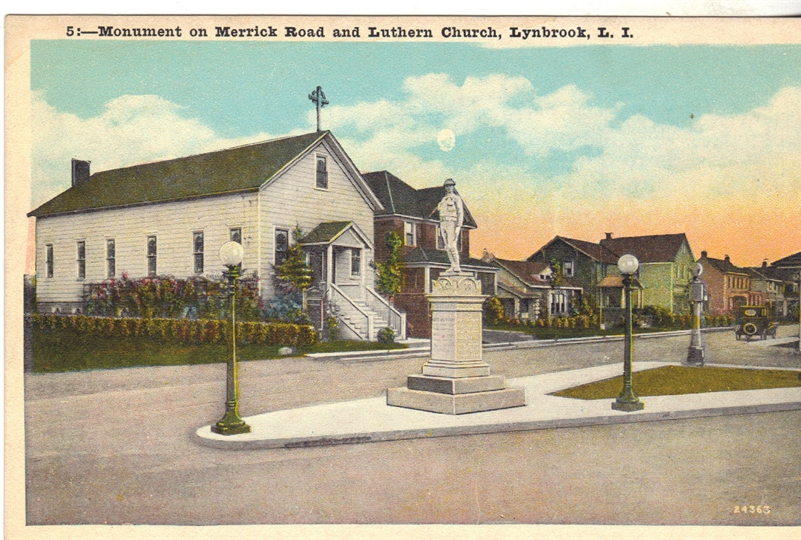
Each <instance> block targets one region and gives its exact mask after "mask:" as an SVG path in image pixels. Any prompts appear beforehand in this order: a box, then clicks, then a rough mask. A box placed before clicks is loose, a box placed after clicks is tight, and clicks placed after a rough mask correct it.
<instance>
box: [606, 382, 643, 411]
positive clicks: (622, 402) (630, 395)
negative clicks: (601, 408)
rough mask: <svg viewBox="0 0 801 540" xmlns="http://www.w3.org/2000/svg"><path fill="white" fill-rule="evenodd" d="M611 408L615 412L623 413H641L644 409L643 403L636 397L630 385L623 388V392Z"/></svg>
mask: <svg viewBox="0 0 801 540" xmlns="http://www.w3.org/2000/svg"><path fill="white" fill-rule="evenodd" d="M612 408H613V409H614V410H616V411H625V412H633V411H641V410H643V409H644V408H645V403H643V402H642V401H640V398H638V397H637V394H635V393H634V390H633V389H632V388H631V386H630V385H626V386H625V387H624V388H623V392H621V393H620V395H619V396H617V399H616V400H615V401H614V402H613V403H612Z"/></svg>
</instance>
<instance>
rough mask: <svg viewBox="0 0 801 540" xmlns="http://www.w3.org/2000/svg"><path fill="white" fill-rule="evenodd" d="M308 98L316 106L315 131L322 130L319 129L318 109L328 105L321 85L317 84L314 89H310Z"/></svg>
mask: <svg viewBox="0 0 801 540" xmlns="http://www.w3.org/2000/svg"><path fill="white" fill-rule="evenodd" d="M309 99H310V100H311V101H312V102H313V103H314V104H315V105H316V106H317V131H322V130H321V129H320V109H322V108H323V107H325V106H326V105H328V99H326V97H325V94H324V93H323V89H322V87H320V86H318V87H317V89H316V90H314V91H312V93H311V94H309Z"/></svg>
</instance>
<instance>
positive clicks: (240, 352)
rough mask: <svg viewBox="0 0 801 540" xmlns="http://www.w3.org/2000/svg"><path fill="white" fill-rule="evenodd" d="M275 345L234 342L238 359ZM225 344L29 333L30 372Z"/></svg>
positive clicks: (217, 355) (319, 347) (332, 346)
mask: <svg viewBox="0 0 801 540" xmlns="http://www.w3.org/2000/svg"><path fill="white" fill-rule="evenodd" d="M404 348H406V345H404V344H399V343H393V344H383V343H374V342H363V341H333V342H322V343H316V344H314V345H310V346H308V347H303V348H301V349H300V350H298V351H297V354H296V356H298V355H302V354H308V353H314V352H348V351H363V350H386V349H404ZM279 349H280V346H278V345H242V344H240V345H237V359H238V360H241V361H245V362H246V361H251V360H266V359H271V358H280V357H281V356H282V355H281V354H280V353H279ZM227 355H228V353H227V347H226V345H225V344H224V343H214V344H189V343H175V342H165V341H162V340H159V339H153V338H148V337H114V338H111V337H108V338H98V337H97V336H92V335H86V334H84V335H77V334H75V333H74V332H70V331H69V330H63V329H59V330H53V331H47V332H37V331H34V332H33V371H34V372H35V373H59V372H65V371H84V370H90V369H113V368H124V367H135V366H178V365H191V364H215V363H222V362H226V361H227Z"/></svg>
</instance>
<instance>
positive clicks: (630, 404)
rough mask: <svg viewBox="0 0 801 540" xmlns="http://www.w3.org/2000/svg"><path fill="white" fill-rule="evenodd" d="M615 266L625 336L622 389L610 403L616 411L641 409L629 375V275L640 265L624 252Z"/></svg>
mask: <svg viewBox="0 0 801 540" xmlns="http://www.w3.org/2000/svg"><path fill="white" fill-rule="evenodd" d="M617 267H618V269H619V270H620V273H621V274H622V275H623V295H624V296H623V298H624V302H625V303H626V338H625V341H624V346H623V391H622V392H621V393H620V395H619V396H618V397H617V399H616V400H615V401H614V403H612V408H613V409H615V410H616V411H625V412H632V411H641V410H642V409H643V408H644V407H645V404H644V403H643V402H642V401H640V400H639V398H638V397H637V394H635V393H634V385H633V382H632V376H631V359H632V352H633V350H634V329H633V324H632V313H631V276H632V274H634V272H636V271H637V268H639V267H640V261H638V260H637V257H635V256H634V255H630V254H626V255H623V256H622V257H620V259H618V261H617Z"/></svg>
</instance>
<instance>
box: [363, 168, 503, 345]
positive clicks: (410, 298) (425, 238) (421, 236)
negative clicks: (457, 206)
mask: <svg viewBox="0 0 801 540" xmlns="http://www.w3.org/2000/svg"><path fill="white" fill-rule="evenodd" d="M363 177H364V179H365V181H366V182H367V184H368V185H369V186H370V188H371V189H372V191H373V193H374V194H375V196H376V197H377V198H378V200H379V201H380V202H381V205H382V209H379V210H377V211H376V212H375V222H374V241H373V243H374V245H375V260H377V261H384V260H386V258H387V255H388V254H389V249H388V247H387V245H386V237H387V234H389V233H390V232H395V233H397V234H398V236H400V237H401V238H402V239H403V246H402V248H401V258H402V262H403V269H402V271H401V292H400V293H399V294H397V295H395V296H394V298H393V303H394V305H395V306H396V307H397V308H398V309H399V310H401V311H404V312H405V313H406V317H407V327H408V335H410V336H413V337H425V338H428V337H430V335H431V315H430V312H429V302H428V299H427V297H426V295H427V294H430V293H431V284H432V283H433V282H434V281H436V280H437V279H438V278H439V276H440V274H441V273H442V272H444V271H445V270H447V268H448V266H450V263H449V261H448V255H447V253H446V252H445V250H444V248H445V246H444V245H443V244H442V238H441V236H440V234H439V213H438V210H437V205H438V204H439V202H440V200H441V199H442V197H443V196H444V195H445V189H444V188H443V187H442V185H439V186H436V187H431V188H423V189H415V188H413V187H412V186H410V185H409V184H407V183H406V182H404V181H403V180H401V179H400V178H398V177H397V176H395V175H394V174H392V173H390V172H388V171H376V172H369V173H365V174H363ZM477 226H478V225H477V224H476V221H475V219H474V218H473V216H472V214H471V213H470V210H469V208H468V207H467V203H465V206H464V224H463V227H462V229H461V233H460V236H459V239H458V247H459V257H460V265H461V269H462V271H464V272H468V273H472V274H473V275H474V276H475V277H476V279H478V280H480V281H481V292H482V294H485V295H488V296H492V295H494V294H495V293H496V273H497V272H498V269H497V268H496V267H495V266H493V265H491V264H489V263H486V262H484V261H482V260H481V259H475V258H472V257H470V231H471V230H474V229H476V227H477Z"/></svg>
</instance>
